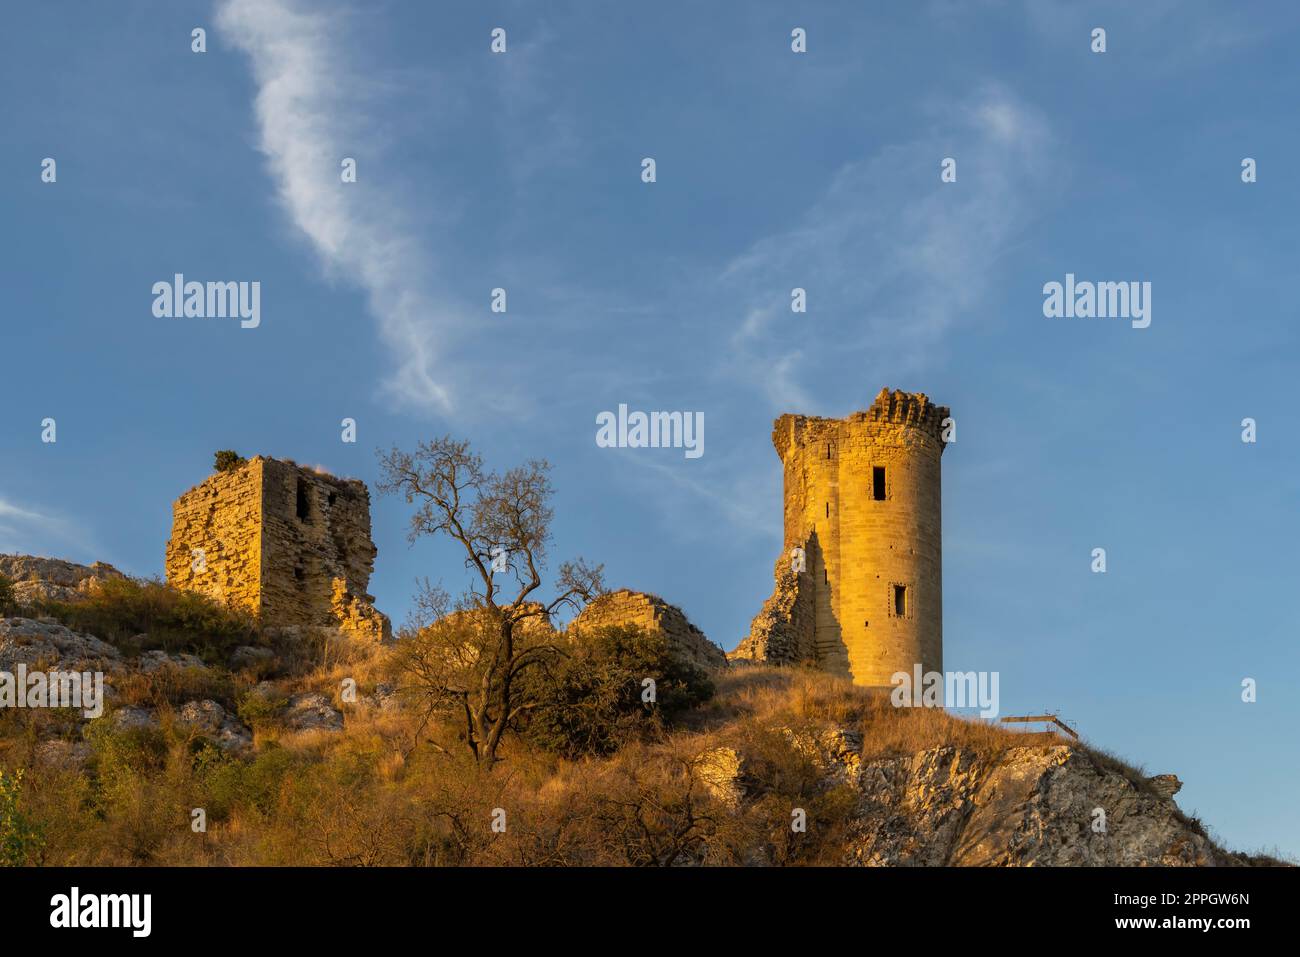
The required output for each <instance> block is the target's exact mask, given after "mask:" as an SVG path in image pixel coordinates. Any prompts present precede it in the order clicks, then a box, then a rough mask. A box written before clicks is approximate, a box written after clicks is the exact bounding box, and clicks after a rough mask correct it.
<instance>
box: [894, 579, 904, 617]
mask: <svg viewBox="0 0 1300 957" xmlns="http://www.w3.org/2000/svg"><path fill="white" fill-rule="evenodd" d="M894 614H895V615H896V616H897V617H899V618H906V617H907V586H906V585H895V586H894Z"/></svg>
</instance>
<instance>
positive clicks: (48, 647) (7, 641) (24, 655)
mask: <svg viewBox="0 0 1300 957" xmlns="http://www.w3.org/2000/svg"><path fill="white" fill-rule="evenodd" d="M120 659H121V653H120V652H119V651H118V650H117V649H116V648H114V647H113V646H112V645H110V644H109V643H108V642H106V641H100V640H99V639H98V638H96V637H95V636H94V635H82V634H78V633H77V632H75V631H72V630H70V629H69V628H67V627H65V626H64V625H61V624H59V623H58V622H56V621H54V620H52V619H40V620H33V619H31V618H0V671H13V670H14V668H15V667H16V666H17V665H18V664H20V663H21V664H24V665H26V666H27V668H28V669H33V668H38V667H39V668H55V669H58V670H61V671H114V670H117V669H118V668H120V667H121V660H120Z"/></svg>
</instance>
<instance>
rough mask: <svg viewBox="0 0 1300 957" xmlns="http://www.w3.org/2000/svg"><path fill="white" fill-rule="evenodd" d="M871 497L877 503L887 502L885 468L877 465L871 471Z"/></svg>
mask: <svg viewBox="0 0 1300 957" xmlns="http://www.w3.org/2000/svg"><path fill="white" fill-rule="evenodd" d="M871 497H872V498H874V499H875V500H876V501H877V502H883V501H884V500H885V467H884V466H883V465H877V466H875V467H874V468H873V469H872V470H871Z"/></svg>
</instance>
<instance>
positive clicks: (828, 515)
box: [826, 502, 831, 518]
mask: <svg viewBox="0 0 1300 957" xmlns="http://www.w3.org/2000/svg"><path fill="white" fill-rule="evenodd" d="M826 517H827V518H830V517H831V503H830V502H827V503H826Z"/></svg>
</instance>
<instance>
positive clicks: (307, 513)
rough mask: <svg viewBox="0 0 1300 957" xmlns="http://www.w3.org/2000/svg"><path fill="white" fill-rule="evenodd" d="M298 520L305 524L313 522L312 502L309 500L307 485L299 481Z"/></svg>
mask: <svg viewBox="0 0 1300 957" xmlns="http://www.w3.org/2000/svg"><path fill="white" fill-rule="evenodd" d="M298 518H299V519H300V520H301V521H304V522H310V521H311V502H310V500H309V499H308V498H307V483H306V482H305V481H303V480H302V479H298Z"/></svg>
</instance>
